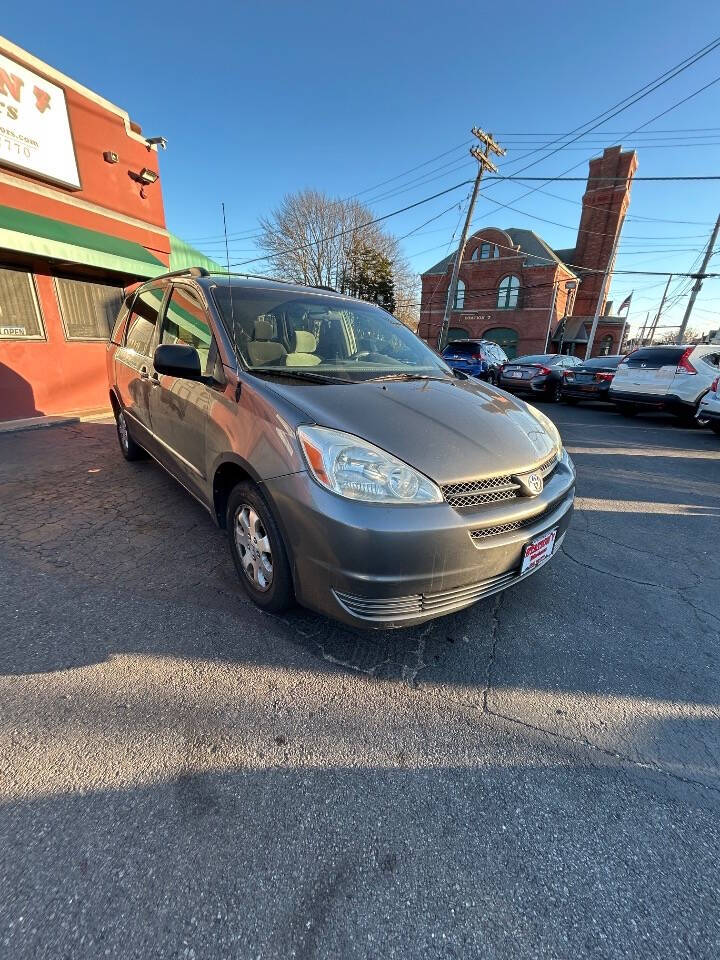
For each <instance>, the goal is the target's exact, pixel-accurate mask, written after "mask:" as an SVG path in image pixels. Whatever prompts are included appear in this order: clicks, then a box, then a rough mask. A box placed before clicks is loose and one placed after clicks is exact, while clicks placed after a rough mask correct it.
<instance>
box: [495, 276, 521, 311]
mask: <svg viewBox="0 0 720 960" xmlns="http://www.w3.org/2000/svg"><path fill="white" fill-rule="evenodd" d="M519 296H520V278H519V277H505V279H504V280H503V281H502V282H501V283H500V286H499V288H498V300H497V305H498V308H499V309H500V310H513V309H514V308H515V307H517V305H518V298H519Z"/></svg>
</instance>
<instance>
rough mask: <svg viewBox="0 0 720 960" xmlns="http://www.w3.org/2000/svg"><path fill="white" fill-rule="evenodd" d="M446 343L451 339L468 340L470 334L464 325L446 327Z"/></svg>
mask: <svg viewBox="0 0 720 960" xmlns="http://www.w3.org/2000/svg"><path fill="white" fill-rule="evenodd" d="M447 338H448V343H450V341H451V340H469V339H470V334H469V333H468V332H467V330H466V329H465V328H464V327H448V334H447Z"/></svg>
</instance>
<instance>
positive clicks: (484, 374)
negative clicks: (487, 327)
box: [443, 340, 508, 383]
mask: <svg viewBox="0 0 720 960" xmlns="http://www.w3.org/2000/svg"><path fill="white" fill-rule="evenodd" d="M507 359H508V358H507V354H506V353H505V351H504V350H503V349H502V347H500V346H498V345H497V343H493V342H492V340H451V341H450V343H448V345H447V346H446V347H445V349H444V350H443V360H444V361H445V363H447V364H448V365H449V366H451V367H452V368H453V370H460V371H461V372H462V373H466V374H467V375H468V376H470V377H477V378H478V380H487V381H488V383H497V382H498V377H499V376H500V371H501V369H502V366H503V364H505V363H507Z"/></svg>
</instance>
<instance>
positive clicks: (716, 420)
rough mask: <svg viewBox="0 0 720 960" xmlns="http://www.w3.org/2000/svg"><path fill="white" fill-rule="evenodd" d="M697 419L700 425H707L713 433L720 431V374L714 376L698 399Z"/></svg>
mask: <svg viewBox="0 0 720 960" xmlns="http://www.w3.org/2000/svg"><path fill="white" fill-rule="evenodd" d="M697 419H698V422H699V423H700V424H701V425H702V426H706V425H707V426H708V427H710V429H711V430H713V431H714V432H715V433H720V376H717V377H715V379H714V380H713V382H712V383H711V384H710V389H709V390H708V392H707V393H706V394H705V396H704V397H703V398H702V400H701V401H700V403H699V405H698V412H697Z"/></svg>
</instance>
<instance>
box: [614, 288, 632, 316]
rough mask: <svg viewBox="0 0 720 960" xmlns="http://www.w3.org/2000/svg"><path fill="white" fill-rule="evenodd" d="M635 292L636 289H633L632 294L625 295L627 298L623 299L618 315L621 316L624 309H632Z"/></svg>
mask: <svg viewBox="0 0 720 960" xmlns="http://www.w3.org/2000/svg"><path fill="white" fill-rule="evenodd" d="M633 293H635V291H634V290H633V291H632V293H631V294H630V296H629V297H625V299H624V300H623V302H622V303H621V304H620V307H619V308H618V316H620V314H621V313H622V312H623V310H629V309H630V301H631V300H632V298H633Z"/></svg>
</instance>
